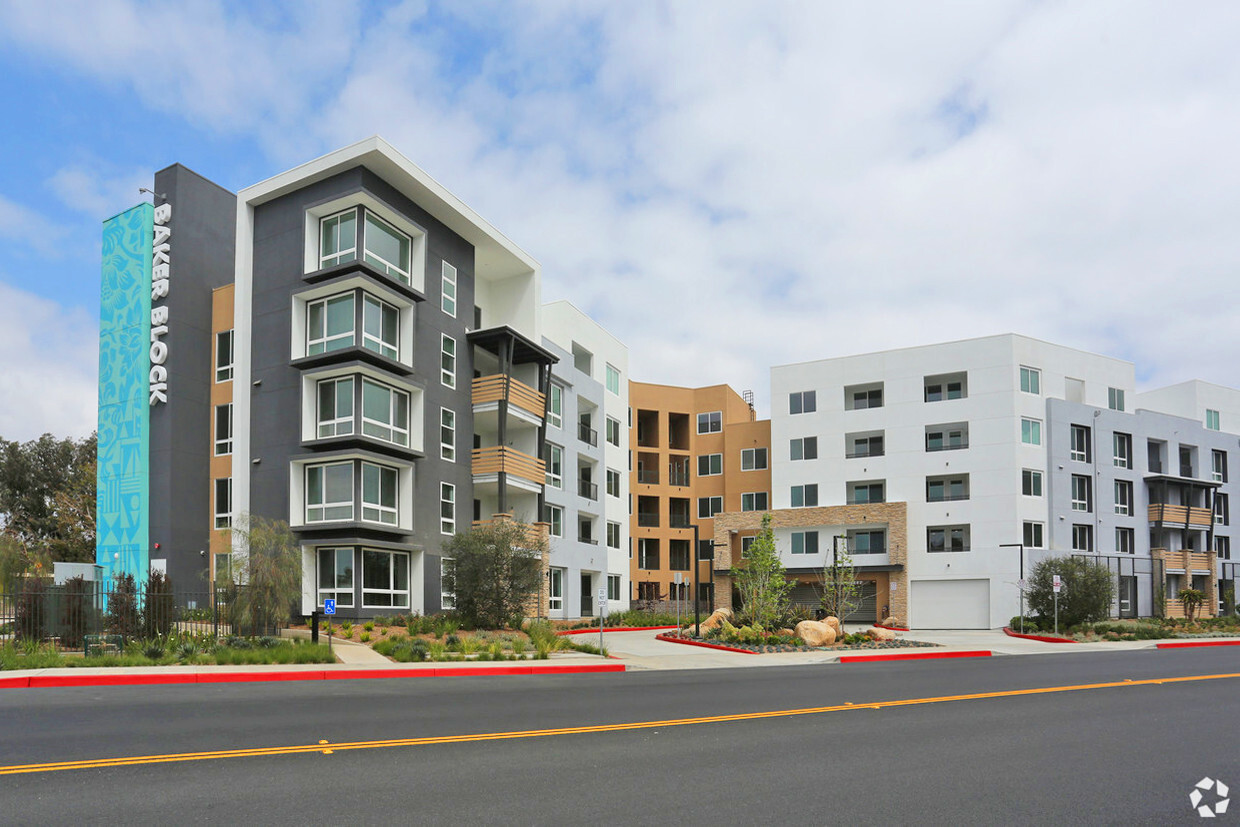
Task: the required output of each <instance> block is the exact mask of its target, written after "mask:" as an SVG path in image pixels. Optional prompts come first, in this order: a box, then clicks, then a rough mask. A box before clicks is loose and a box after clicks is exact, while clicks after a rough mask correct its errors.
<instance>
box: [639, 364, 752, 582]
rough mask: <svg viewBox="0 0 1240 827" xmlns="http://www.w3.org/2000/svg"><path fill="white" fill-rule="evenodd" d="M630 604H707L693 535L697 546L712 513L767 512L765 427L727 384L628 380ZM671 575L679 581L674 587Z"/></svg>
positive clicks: (706, 578)
mask: <svg viewBox="0 0 1240 827" xmlns="http://www.w3.org/2000/svg"><path fill="white" fill-rule="evenodd" d="M629 406H630V409H631V410H632V417H631V420H630V423H629V424H630V426H631V428H630V433H629V438H630V444H631V445H632V446H633V450H632V477H631V480H632V486H631V488H632V502H633V513H632V520H631V522H630V526H631V531H632V538H633V539H632V560H631V565H630V577H631V579H632V583H633V592H632V595H631V597H632V599H634V600H639V601H642V602H645V603H663V602H666V601H669V600H674V599H679V600H682V601H687V600H691V599H692V595H693V592H692V584H693V582H694V578H695V575H696V578H697V580H698V594H699V596H700V598H701V599H702V600H703V601H705V603H706V605H710V603H711V602H712V600H713V597H712V593H711V576H710V575H711V569H710V566H709V565H705V564H699V565H698V568H697V571H696V572H695V571H694V561H693V558H694V556H695V555H694V553H693V541H694V536H695V534H694V531H695V529H696V531H697V537H698V539H699V541H700V542H701V543H702V544H703V547H704V548H706V549H710V548H713V544H714V541H715V529H714V520H715V516H716V515H718V514H721V513H723V512H725V511H735V512H752V513H760V512H764V511H766V510H768V509H769V508H771V471H770V468H771V465H770V445H771V443H770V425H771V423H770V421H769V420H758V419H757V418H756V415H755V414H754V410H753V406H752V404H751V401H749V400H747V399H745V398H743V397H742V396H741V395H740V394H738V393H737V392H736V391H734V390H732V389H731V388H730V387H728V386H727V385H713V386H710V387H705V388H683V387H674V386H671V385H654V384H647V383H643V382H630V383H629ZM677 575H679V576H680V580H681V582H680V583H679V584H677V583H676V578H677Z"/></svg>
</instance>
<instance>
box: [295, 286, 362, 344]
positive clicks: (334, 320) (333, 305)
mask: <svg viewBox="0 0 1240 827" xmlns="http://www.w3.org/2000/svg"><path fill="white" fill-rule="evenodd" d="M354 322H355V319H354V318H353V294H352V293H345V294H344V295H340V296H332V297H330V298H326V299H320V300H318V301H312V302H309V303H308V304H307V305H306V355H307V356H315V355H317V354H319V353H330V352H331V351H333V350H341V349H343V348H346V347H353V345H354V342H355V339H354V336H353V328H354Z"/></svg>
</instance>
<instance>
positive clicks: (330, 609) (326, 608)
mask: <svg viewBox="0 0 1240 827" xmlns="http://www.w3.org/2000/svg"><path fill="white" fill-rule="evenodd" d="M335 613H336V601H335V600H332V599H331V598H328V599H327V600H324V601H323V614H325V615H334V614H335Z"/></svg>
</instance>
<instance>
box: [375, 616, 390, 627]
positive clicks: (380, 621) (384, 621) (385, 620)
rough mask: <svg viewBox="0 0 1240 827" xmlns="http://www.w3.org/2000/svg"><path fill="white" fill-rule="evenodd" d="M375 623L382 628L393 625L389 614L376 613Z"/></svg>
mask: <svg viewBox="0 0 1240 827" xmlns="http://www.w3.org/2000/svg"><path fill="white" fill-rule="evenodd" d="M374 624H375V625H376V626H378V627H379V628H380V629H382V628H384V627H386V626H391V625H392V618H390V617H388V616H387V615H375V619H374Z"/></svg>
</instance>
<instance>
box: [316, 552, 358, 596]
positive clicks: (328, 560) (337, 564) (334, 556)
mask: <svg viewBox="0 0 1240 827" xmlns="http://www.w3.org/2000/svg"><path fill="white" fill-rule="evenodd" d="M317 556H318V558H319V578H318V580H319V595H318V597H319V605H320V606H322V605H323V601H324V600H335V601H336V605H337V606H341V607H344V608H351V607H352V606H353V549H351V548H321V549H319V550H318V555H317Z"/></svg>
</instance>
